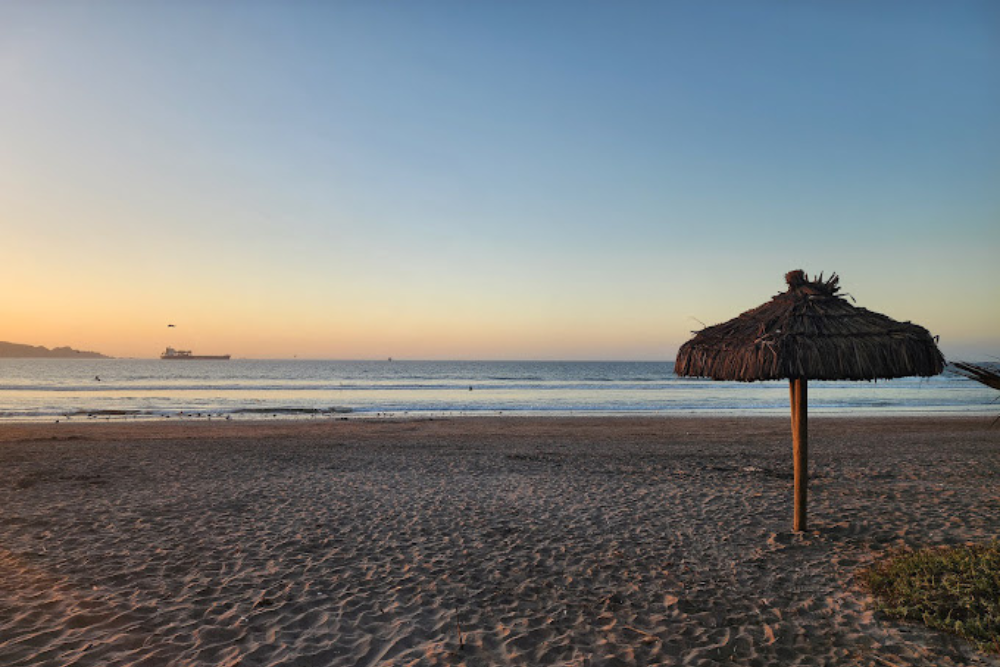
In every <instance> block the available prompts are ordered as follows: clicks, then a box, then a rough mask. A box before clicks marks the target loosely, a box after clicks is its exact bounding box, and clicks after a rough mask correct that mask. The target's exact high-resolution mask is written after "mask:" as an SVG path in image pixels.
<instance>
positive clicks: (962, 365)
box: [951, 361, 1000, 389]
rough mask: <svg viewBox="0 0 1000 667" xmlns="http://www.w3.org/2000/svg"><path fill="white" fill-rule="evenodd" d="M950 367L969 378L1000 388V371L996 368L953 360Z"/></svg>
mask: <svg viewBox="0 0 1000 667" xmlns="http://www.w3.org/2000/svg"><path fill="white" fill-rule="evenodd" d="M951 367H952V368H954V369H955V371H956V372H958V373H959V374H961V375H964V376H965V377H967V378H969V379H970V380H975V381H976V382H978V383H980V384H984V385H986V386H987V387H992V388H993V389H1000V371H998V370H997V369H996V368H990V367H988V366H984V365H983V364H970V363H969V362H967V361H954V362H952V363H951Z"/></svg>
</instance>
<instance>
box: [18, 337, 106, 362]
mask: <svg viewBox="0 0 1000 667" xmlns="http://www.w3.org/2000/svg"><path fill="white" fill-rule="evenodd" d="M2 358H8V359H111V358H112V357H109V356H106V355H103V354H101V353H100V352H85V351H82V350H74V349H73V348H71V347H54V348H52V349H51V350H50V349H49V348H47V347H42V346H41V345H23V344H21V343H7V342H5V341H0V359H2Z"/></svg>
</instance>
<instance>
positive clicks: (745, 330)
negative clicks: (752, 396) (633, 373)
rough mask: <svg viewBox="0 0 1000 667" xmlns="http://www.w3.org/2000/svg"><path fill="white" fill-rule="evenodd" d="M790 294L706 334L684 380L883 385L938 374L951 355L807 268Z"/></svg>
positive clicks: (682, 360) (794, 278) (792, 276)
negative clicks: (885, 381) (880, 381)
mask: <svg viewBox="0 0 1000 667" xmlns="http://www.w3.org/2000/svg"><path fill="white" fill-rule="evenodd" d="M785 280H786V281H787V282H788V291H787V292H784V293H782V294H778V295H777V296H775V297H774V298H773V299H772V300H771V301H769V302H767V303H765V304H764V305H762V306H759V307H757V308H754V309H753V310H748V311H747V312H745V313H743V314H742V315H740V316H739V317H737V318H735V319H732V320H730V321H728V322H724V323H722V324H717V325H715V326H711V327H707V328H706V329H703V330H702V331H699V332H698V333H697V334H695V336H694V337H693V338H692V339H691V340H689V341H688V342H687V343H685V344H684V345H682V346H681V349H680V351H679V352H678V353H677V363H676V366H675V371H676V372H677V374H678V375H689V376H698V377H710V378H712V379H715V380H740V381H744V382H752V381H754V380H777V379H781V378H806V379H810V380H877V379H888V378H894V377H907V376H913V375H920V376H930V375H937V374H938V373H940V372H941V371H942V369H943V368H944V358H943V357H942V356H941V352H940V351H939V350H938V348H937V345H935V343H934V339H933V338H932V337H931V335H930V333H929V332H928V331H927V329H924V328H923V327H921V326H917V325H916V324H911V323H909V322H897V321H896V320H894V319H892V318H890V317H886V316H885V315H881V314H879V313H874V312H872V311H870V310H866V309H864V308H858V307H856V306H852V305H851V304H850V303H848V302H847V300H846V299H844V298H843V297H841V296H839V295H838V294H837V293H838V292H839V291H840V287H839V285H838V283H839V281H840V279H839V278H838V277H837V274H833V275H832V276H830V278H829V279H828V280H826V281H824V280H823V276H822V274H820V276H819V277H818V278H817V279H816V280H815V281H810V280H809V279H808V277H807V276H806V275H805V273H803V272H802V271H791V272H789V273H788V274H786V275H785Z"/></svg>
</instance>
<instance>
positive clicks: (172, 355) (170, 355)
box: [160, 347, 229, 361]
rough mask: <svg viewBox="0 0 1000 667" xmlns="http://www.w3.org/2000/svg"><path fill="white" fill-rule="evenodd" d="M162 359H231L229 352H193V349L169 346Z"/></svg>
mask: <svg viewBox="0 0 1000 667" xmlns="http://www.w3.org/2000/svg"><path fill="white" fill-rule="evenodd" d="M160 359H192V360H196V361H209V360H213V359H215V360H223V361H225V360H226V359H229V355H228V354H191V350H175V349H174V348H172V347H168V348H167V349H166V351H165V352H164V353H163V354H161V355H160Z"/></svg>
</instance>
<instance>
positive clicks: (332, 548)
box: [0, 417, 1000, 667]
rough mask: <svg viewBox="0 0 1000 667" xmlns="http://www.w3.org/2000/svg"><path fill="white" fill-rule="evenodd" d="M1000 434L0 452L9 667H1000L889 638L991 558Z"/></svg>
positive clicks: (130, 429)
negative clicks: (936, 548)
mask: <svg viewBox="0 0 1000 667" xmlns="http://www.w3.org/2000/svg"><path fill="white" fill-rule="evenodd" d="M989 425H990V419H989V418H953V417H952V418H944V417H942V418H866V419H849V418H833V417H828V418H823V417H813V418H811V419H810V429H811V430H810V468H811V475H812V480H811V483H810V508H809V509H810V515H809V516H810V524H811V525H810V530H809V531H808V532H806V533H804V534H799V535H797V534H793V533H792V532H791V531H790V528H791V518H792V517H791V511H792V508H791V492H792V488H791V470H792V467H791V439H790V433H789V424H788V420H787V419H771V418H631V417H629V418H625V417H623V418H519V417H510V418H466V419H443V420H438V419H436V420H400V421H378V420H348V421H339V420H334V421H313V422H267V423H250V422H212V423H206V422H199V423H193V422H192V423H176V422H173V423H171V422H156V423H141V424H140V423H61V424H46V425H40V424H39V425H10V424H7V425H3V426H0V470H2V471H3V474H2V475H0V664H2V665H9V666H14V665H60V666H62V665H81V666H82V665H95V666H96V665H337V666H341V665H342V666H345V667H347V666H351V667H353V666H356V665H360V666H366V665H372V666H374V665H470V666H471V665H580V666H583V665H653V664H662V665H718V664H724V665H779V664H780V665H871V666H879V667H885V666H886V665H889V666H890V667H891V666H893V665H899V666H902V665H927V666H930V665H1000V660H998V658H997V657H995V656H992V657H991V656H985V655H983V654H977V653H976V652H975V651H974V650H973V649H972V648H971V646H969V645H968V644H966V643H965V642H963V641H962V640H959V639H957V638H954V637H951V636H949V635H945V634H941V633H937V632H933V631H930V630H925V629H923V628H920V627H915V626H910V625H903V624H899V623H896V622H894V621H890V620H888V619H885V618H882V617H881V616H880V615H879V614H876V613H874V611H873V606H872V601H871V599H870V598H869V597H868V596H867V595H866V594H865V592H864V591H863V590H861V589H860V588H859V587H858V585H857V583H856V575H857V572H858V569H859V568H860V567H863V566H864V565H865V564H867V563H870V562H871V561H872V559H873V558H874V557H876V556H878V555H879V554H881V553H883V552H885V551H886V550H887V549H889V548H893V547H900V546H928V545H938V544H958V543H964V542H967V541H982V540H986V539H989V538H990V537H993V536H996V535H1000V428H992V429H991V428H989Z"/></svg>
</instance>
